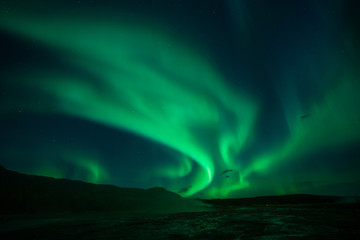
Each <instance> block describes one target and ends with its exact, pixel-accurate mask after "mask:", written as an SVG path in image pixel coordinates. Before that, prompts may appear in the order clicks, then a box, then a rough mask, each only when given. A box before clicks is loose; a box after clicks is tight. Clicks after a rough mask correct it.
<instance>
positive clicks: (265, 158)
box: [242, 73, 360, 177]
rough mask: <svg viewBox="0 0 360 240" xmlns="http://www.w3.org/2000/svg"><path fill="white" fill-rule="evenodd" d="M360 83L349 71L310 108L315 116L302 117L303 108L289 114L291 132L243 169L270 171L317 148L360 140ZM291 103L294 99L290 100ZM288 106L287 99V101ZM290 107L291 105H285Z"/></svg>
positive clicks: (243, 174)
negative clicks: (282, 142) (280, 143)
mask: <svg viewBox="0 0 360 240" xmlns="http://www.w3.org/2000/svg"><path fill="white" fill-rule="evenodd" d="M359 92H360V83H359V82H358V81H357V79H356V76H355V75H352V74H350V73H348V74H347V75H346V76H344V77H343V79H341V81H339V83H338V85H337V86H336V87H335V88H334V89H333V90H332V91H328V92H327V94H326V96H325V97H324V98H323V99H322V100H320V101H318V102H314V103H313V105H312V107H311V108H310V109H309V110H308V111H307V112H308V113H310V114H311V115H310V116H309V117H308V118H305V119H301V118H300V116H301V115H303V113H304V112H301V108H298V112H297V113H296V114H295V117H294V114H292V113H289V114H288V117H287V119H292V121H290V122H289V127H290V128H291V129H290V132H291V135H290V136H289V138H288V139H287V140H286V141H285V143H284V144H282V145H280V146H279V147H278V148H276V149H272V151H271V152H270V153H267V154H264V155H260V156H259V157H258V158H256V159H254V161H253V162H252V164H251V165H250V166H249V167H247V168H246V169H244V170H243V171H242V176H244V177H246V176H248V175H249V174H251V173H253V172H258V173H264V174H265V173H266V172H267V171H270V170H271V168H274V166H276V165H277V164H280V163H282V162H284V161H291V160H293V159H295V158H297V159H300V157H304V156H306V155H307V154H309V153H311V152H313V151H315V150H321V149H323V150H325V149H326V148H329V147H337V146H339V145H344V144H347V143H351V142H355V141H359V140H360V128H359V126H360V124H359V119H360V108H359V106H360V95H359ZM288 102H290V101H288ZM284 104H285V106H286V102H285V103H284ZM285 109H286V110H290V109H291V108H290V107H288V108H285Z"/></svg>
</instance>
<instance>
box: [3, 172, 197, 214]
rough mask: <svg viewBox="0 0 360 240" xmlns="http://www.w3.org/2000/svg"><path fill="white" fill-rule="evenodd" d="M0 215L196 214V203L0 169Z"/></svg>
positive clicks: (159, 191) (158, 192) (157, 191)
mask: <svg viewBox="0 0 360 240" xmlns="http://www.w3.org/2000/svg"><path fill="white" fill-rule="evenodd" d="M0 193H1V198H0V214H4V213H47V212H48V213H53V212H70V213H83V212H89V211H90V212H91V211H94V212H100V211H126V212H131V213H136V212H139V213H141V212H160V213H161V212H166V213H167V212H184V211H196V210H198V205H199V203H197V202H196V201H195V200H190V199H184V198H182V197H180V196H179V195H177V194H175V193H173V192H169V191H167V190H165V189H164V188H150V189H147V190H145V189H136V188H119V187H116V186H113V185H97V184H92V183H86V182H81V181H73V180H67V179H55V178H51V177H41V176H34V175H27V174H22V173H17V172H14V171H10V170H7V169H5V168H4V167H2V166H0Z"/></svg>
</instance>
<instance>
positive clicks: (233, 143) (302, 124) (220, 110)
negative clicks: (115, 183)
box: [0, 15, 360, 197]
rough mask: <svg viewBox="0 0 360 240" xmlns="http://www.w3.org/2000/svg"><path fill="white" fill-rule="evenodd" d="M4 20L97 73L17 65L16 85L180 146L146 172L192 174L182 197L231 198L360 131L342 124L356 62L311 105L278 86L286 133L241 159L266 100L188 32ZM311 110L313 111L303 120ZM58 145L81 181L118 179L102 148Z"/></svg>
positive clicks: (353, 113) (351, 102)
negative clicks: (225, 72) (240, 83)
mask: <svg viewBox="0 0 360 240" xmlns="http://www.w3.org/2000/svg"><path fill="white" fill-rule="evenodd" d="M0 21H1V24H0V26H1V28H2V29H3V30H6V31H9V32H12V33H15V34H18V35H20V36H25V37H28V38H29V39H32V40H33V39H36V40H37V41H39V42H40V43H42V44H43V45H44V46H45V47H46V48H48V49H49V50H51V51H52V52H53V53H54V54H55V55H56V56H57V57H58V58H59V59H60V60H61V61H63V62H64V63H66V64H68V65H70V66H72V67H73V68H75V69H79V70H80V71H82V72H86V74H87V75H89V76H91V78H90V77H89V78H85V77H84V76H83V75H81V74H78V75H77V74H75V73H74V74H72V73H66V72H52V71H50V70H46V69H38V70H34V69H31V70H29V71H26V72H23V73H18V75H17V76H16V78H14V79H12V81H13V82H12V84H18V85H22V86H25V87H26V88H28V89H31V91H36V92H38V94H39V95H44V96H46V97H47V98H50V99H53V101H54V102H56V103H57V105H58V109H60V111H59V112H57V113H60V114H63V113H64V114H68V115H72V116H76V117H80V118H85V119H89V120H91V121H94V122H97V123H99V124H104V125H108V126H111V127H114V128H117V129H120V130H127V131H130V132H133V133H135V134H138V135H140V136H143V137H145V138H147V139H150V140H152V141H155V142H158V143H160V144H162V145H165V146H167V147H169V148H171V149H174V150H176V151H178V154H179V156H178V159H179V160H180V163H181V164H180V165H178V166H168V167H165V166H164V167H161V168H159V169H155V170H153V172H151V173H150V174H149V175H150V176H149V178H151V177H157V178H158V177H163V178H168V179H170V180H172V182H173V183H172V184H170V186H167V187H168V188H170V190H174V191H177V192H179V191H180V189H183V188H185V187H186V185H185V186H184V184H182V183H181V181H180V180H181V179H183V178H185V177H186V176H189V175H190V174H193V177H192V178H191V179H192V183H191V187H188V188H186V189H185V190H184V191H181V194H182V195H183V196H193V195H194V194H198V193H201V194H203V196H206V197H226V196H229V194H231V193H232V192H235V191H238V190H240V189H243V188H248V187H250V186H251V182H250V181H249V180H248V177H250V176H251V175H252V174H255V173H256V174H263V175H264V174H270V173H271V172H272V171H274V169H276V167H277V166H281V165H283V164H286V163H287V162H292V161H297V159H299V158H300V157H302V156H306V155H309V154H311V153H312V152H314V151H315V150H319V149H324V148H327V147H332V146H336V145H339V144H346V143H351V142H356V141H359V140H360V128H359V127H357V128H344V127H343V126H344V124H345V123H346V124H347V123H349V122H350V123H351V122H352V121H355V122H356V121H357V119H359V116H360V112H359V108H358V106H359V103H360V95H359V94H358V92H360V84H359V81H358V79H357V78H358V76H357V75H356V73H355V72H354V71H352V69H351V68H350V67H349V68H348V70H347V72H346V73H345V74H344V75H343V76H341V77H340V78H341V79H340V80H339V81H338V82H339V83H338V84H336V85H334V86H333V87H332V88H333V89H332V90H331V91H327V92H326V94H324V96H323V97H322V98H319V99H318V100H316V101H314V102H313V103H312V104H311V106H302V107H301V106H299V107H298V108H297V109H295V110H294V109H293V108H291V106H288V105H287V104H288V103H290V102H291V103H294V102H296V101H298V102H300V99H299V98H298V97H297V95H296V94H291V98H292V99H289V98H286V96H285V95H284V94H281V93H279V95H280V96H283V97H284V98H283V99H282V103H283V108H284V112H285V114H286V118H287V123H288V128H289V135H288V136H287V137H286V138H285V139H284V140H283V141H281V142H280V143H279V144H277V146H276V147H273V148H271V149H266V150H264V151H263V152H259V153H258V154H257V156H255V158H254V159H252V160H251V161H249V162H248V163H247V164H242V159H239V157H238V156H239V154H240V153H241V151H242V150H243V148H244V147H245V146H246V145H251V144H255V143H254V142H253V139H252V137H251V136H252V134H253V133H254V132H255V126H256V121H257V116H258V112H259V111H260V108H261V105H260V103H258V102H257V101H256V99H255V97H253V96H251V95H250V94H248V93H247V92H246V91H245V90H244V91H243V92H239V91H238V90H237V91H233V90H232V87H231V86H228V85H227V84H226V81H225V79H224V77H223V76H222V75H221V73H220V71H217V70H216V69H217V68H216V66H215V64H214V63H212V62H211V60H209V58H207V57H206V56H204V55H203V54H200V53H197V52H196V51H195V50H194V49H192V47H191V46H188V44H184V43H183V42H185V41H183V42H182V41H181V39H179V38H178V37H177V38H175V37H174V36H170V34H165V32H162V31H161V30H160V28H159V27H156V24H152V23H147V24H146V25H145V24H144V23H142V24H141V25H140V24H139V25H136V24H126V23H122V24H119V23H117V24H115V23H113V22H106V21H92V20H91V18H89V19H85V18H81V19H76V18H73V19H72V18H71V17H70V16H68V18H67V19H66V20H65V19H63V18H57V17H56V16H53V17H51V18H49V19H48V20H47V21H43V20H42V19H41V18H40V17H36V16H26V15H21V16H20V15H19V16H12V17H2V19H0ZM287 77H289V78H291V76H287ZM7 107H8V108H9V109H10V108H11V106H7ZM7 110H8V109H6V107H3V109H2V110H1V111H2V112H3V113H4V112H6V111H7ZM52 111H54V110H51V109H48V108H44V109H43V112H52ZM304 112H306V113H310V114H311V118H308V119H300V118H299V116H301V115H302V114H303V113H304ZM52 113H56V112H52ZM329 132H331V133H332V134H330V135H329ZM314 133H316V134H314ZM209 136H211V137H210V139H209ZM59 151H60V152H68V153H65V155H64V156H63V157H62V158H63V159H66V161H68V162H71V163H72V164H74V165H76V166H77V167H78V168H79V169H83V171H87V172H88V174H87V177H86V178H85V179H84V180H87V181H90V182H94V183H102V182H106V181H108V180H109V179H110V178H111V176H109V174H108V173H107V170H106V168H105V167H103V166H101V160H100V159H99V157H94V156H86V155H85V156H84V155H83V154H78V153H72V152H71V151H70V150H65V151H64V150H59ZM195 165H197V166H198V167H196V168H195ZM50 169H51V168H50ZM225 169H231V170H233V173H234V175H233V176H232V178H231V179H225V180H226V181H225V180H224V181H218V180H214V179H215V177H216V176H218V175H219V174H221V172H222V171H224V170H225ZM195 170H196V171H197V172H196V173H194V171H195ZM37 174H40V175H50V176H55V177H60V176H62V173H61V170H59V169H58V170H54V171H50V172H49V171H48V172H46V171H45V170H41V169H39V171H38V172H37ZM81 176H83V175H79V176H78V177H77V176H75V178H81ZM281 191H282V190H281V189H279V193H281ZM293 192H296V190H293Z"/></svg>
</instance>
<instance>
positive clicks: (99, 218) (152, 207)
mask: <svg viewBox="0 0 360 240" xmlns="http://www.w3.org/2000/svg"><path fill="white" fill-rule="evenodd" d="M0 191H1V199H0V239H360V221H359V217H360V203H359V198H358V197H336V196H315V195H286V196H273V197H257V198H244V199H217V200H191V199H184V198H181V197H180V196H178V195H177V194H175V193H172V192H169V191H166V190H165V189H162V188H152V189H148V190H143V189H131V188H118V187H115V186H110V185H95V184H89V183H84V182H79V181H70V180H64V179H53V178H47V177H39V176H31V175H26V174H20V173H16V172H13V171H9V170H6V169H5V168H2V167H1V168H0Z"/></svg>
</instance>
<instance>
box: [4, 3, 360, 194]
mask: <svg viewBox="0 0 360 240" xmlns="http://www.w3.org/2000/svg"><path fill="white" fill-rule="evenodd" d="M358 5H359V3H357V1H351V0H349V1H346V0H337V1H335V0H326V1H315V0H302V1H296V0H283V1H280V0H274V1H267V0H228V1H226V0H224V1H222V0H218V1H216V0H213V1H211V0H188V1H185V0H166V1H165V0H164V1H160V0H128V1H124V0H121V1H115V0H113V1H104V0H79V1H78V0H74V1H68V0H67V1H64V0H57V1H45V0H33V1H30V0H29V1H23V0H22V1H20V0H18V1H16V0H12V1H5V0H4V1H1V2H0V53H1V63H0V77H1V78H0V151H1V152H0V153H1V155H0V156H1V157H0V164H1V165H3V166H4V167H6V168H8V169H11V170H15V171H19V172H24V173H29V174H36V175H42V176H51V177H56V178H68V179H75V180H82V181H87V182H92V183H106V184H114V185H117V186H120V187H137V188H150V187H155V186H159V187H165V188H166V189H168V190H171V191H174V192H176V193H179V194H181V195H182V196H186V197H187V196H190V197H203V198H226V197H249V196H261V195H280V194H295V193H311V194H337V195H359V194H360V49H359V47H360V27H359V23H360V14H359V12H360V7H359V6H358Z"/></svg>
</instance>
